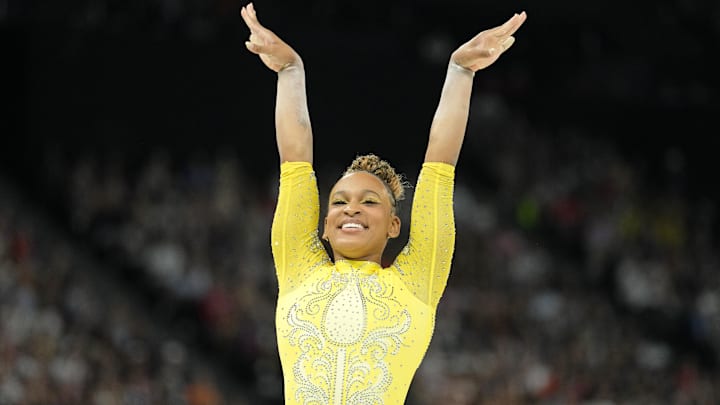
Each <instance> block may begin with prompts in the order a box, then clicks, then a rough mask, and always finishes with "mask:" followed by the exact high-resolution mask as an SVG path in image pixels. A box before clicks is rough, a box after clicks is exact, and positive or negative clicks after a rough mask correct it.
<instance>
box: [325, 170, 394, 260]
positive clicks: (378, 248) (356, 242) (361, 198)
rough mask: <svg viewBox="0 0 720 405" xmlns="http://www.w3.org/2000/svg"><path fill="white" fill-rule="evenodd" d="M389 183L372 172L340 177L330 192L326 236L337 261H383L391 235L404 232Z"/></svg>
mask: <svg viewBox="0 0 720 405" xmlns="http://www.w3.org/2000/svg"><path fill="white" fill-rule="evenodd" d="M393 212H394V211H393V206H392V202H391V199H390V195H389V192H388V190H387V188H386V187H385V184H384V183H383V182H382V180H380V179H379V178H378V177H377V176H375V175H373V174H371V173H368V172H355V173H351V174H348V175H346V176H344V177H342V178H341V179H340V180H338V182H337V183H335V186H334V187H333V189H332V190H331V191H330V197H329V201H328V213H327V216H326V217H325V227H324V228H325V229H324V232H323V238H326V239H327V240H328V241H329V242H330V246H331V247H332V250H333V255H334V259H335V260H341V259H349V260H368V261H374V262H377V263H380V262H381V259H382V254H383V251H384V250H385V246H386V245H387V240H388V239H389V238H394V237H397V236H398V234H399V233H400V218H399V217H398V216H397V215H395V214H394V213H393Z"/></svg>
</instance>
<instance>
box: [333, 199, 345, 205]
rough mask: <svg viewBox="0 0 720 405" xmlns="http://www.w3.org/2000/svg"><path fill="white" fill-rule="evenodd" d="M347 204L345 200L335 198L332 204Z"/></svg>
mask: <svg viewBox="0 0 720 405" xmlns="http://www.w3.org/2000/svg"><path fill="white" fill-rule="evenodd" d="M345 204H347V203H346V202H345V200H333V201H332V202H331V203H330V205H345Z"/></svg>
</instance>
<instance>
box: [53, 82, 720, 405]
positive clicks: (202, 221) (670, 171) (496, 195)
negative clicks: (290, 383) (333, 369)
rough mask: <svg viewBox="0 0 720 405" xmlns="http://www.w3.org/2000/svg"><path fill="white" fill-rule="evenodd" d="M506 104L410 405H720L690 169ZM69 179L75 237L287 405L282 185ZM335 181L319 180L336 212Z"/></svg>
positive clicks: (462, 224)
mask: <svg viewBox="0 0 720 405" xmlns="http://www.w3.org/2000/svg"><path fill="white" fill-rule="evenodd" d="M497 102H498V101H497V100H494V101H493V100H492V95H483V96H478V97H477V98H476V99H475V100H473V103H474V104H473V105H474V106H475V108H474V115H473V118H472V120H471V126H470V127H469V128H468V131H469V134H468V142H467V146H466V148H465V150H464V151H463V154H464V157H463V158H464V160H462V159H461V162H460V164H459V166H458V178H457V189H456V197H455V205H456V217H457V228H458V236H459V237H458V239H457V250H456V254H455V258H454V267H453V270H452V274H451V277H450V281H449V284H448V287H447V290H446V293H445V295H444V297H443V299H442V301H441V304H440V307H439V314H438V321H437V328H436V331H435V337H434V339H433V341H432V343H431V346H430V349H429V351H428V354H427V358H426V360H425V362H424V363H423V365H422V367H421V369H420V370H419V372H418V376H417V378H416V379H415V382H414V384H413V385H412V387H411V391H410V397H409V400H408V401H409V402H408V403H409V404H416V405H425V404H437V403H442V404H458V405H460V404H468V405H469V404H486V403H487V404H498V403H502V404H524V403H534V404H555V403H564V404H601V403H602V404H624V403H658V404H662V403H672V404H714V403H717V402H718V400H720V391H719V388H718V387H720V373H719V370H718V360H720V359H719V357H718V356H719V354H720V278H719V277H717V274H718V271H720V268H719V266H720V260H719V259H720V258H719V257H718V253H717V252H718V251H719V250H718V247H719V246H718V243H719V240H718V235H717V231H718V217H717V208H718V207H717V205H716V204H717V202H716V201H713V200H712V199H710V198H709V197H708V198H703V197H702V193H700V195H701V197H693V198H690V197H689V193H688V184H687V179H686V167H687V162H686V161H685V158H684V156H683V154H682V153H681V152H680V151H679V150H675V149H669V150H667V151H666V153H665V155H664V160H663V164H662V167H661V168H659V169H656V170H655V172H653V173H649V172H648V170H647V167H646V166H645V165H643V164H642V162H641V161H638V160H630V159H627V158H626V157H625V156H624V154H623V153H621V152H620V151H619V150H617V149H616V148H615V147H614V146H613V144H612V143H611V142H609V141H608V139H607V138H604V137H603V136H602V134H597V133H591V132H588V131H587V130H583V129H582V128H574V127H566V128H560V129H553V130H547V129H540V128H537V127H535V126H533V125H530V124H529V123H528V122H527V120H525V119H524V118H523V115H522V114H520V113H518V112H512V111H510V112H508V113H507V115H505V116H503V115H497V114H495V115H493V114H481V113H479V111H482V110H483V107H482V106H483V105H486V104H488V103H491V104H492V103H497ZM62 162H63V163H58V162H55V166H52V165H50V166H49V167H55V168H58V167H59V166H64V171H63V170H55V169H54V170H53V172H56V173H63V172H65V173H67V175H66V176H59V177H58V181H65V183H62V185H61V186H60V187H57V190H66V191H67V193H66V194H65V195H61V196H59V198H64V199H66V202H67V204H66V207H67V211H66V212H65V214H66V216H67V218H69V221H70V224H71V226H72V229H73V230H74V231H75V232H76V233H77V234H78V235H84V237H85V238H86V240H88V241H90V242H92V243H93V244H94V246H96V247H98V248H99V249H101V250H102V251H103V252H104V254H106V255H107V257H113V258H115V259H117V260H120V262H121V263H123V264H124V266H125V267H126V268H127V269H133V270H128V271H136V272H137V273H136V274H135V276H137V277H140V278H142V279H143V282H144V283H146V284H147V285H151V286H152V287H153V289H154V290H153V291H156V293H159V294H165V295H167V296H168V297H172V300H171V301H169V302H171V303H172V304H167V305H174V306H175V309H174V310H175V313H181V312H182V313H184V314H188V313H191V314H192V319H194V320H195V321H197V322H199V324H200V325H201V326H200V327H199V328H198V329H199V330H202V331H203V336H204V337H203V339H204V342H205V343H206V344H208V345H211V346H212V347H215V348H217V349H218V350H220V352H222V353H227V355H228V357H229V358H231V359H232V361H233V362H235V363H237V364H238V365H240V367H239V369H241V370H244V374H243V376H242V378H244V379H245V380H246V381H248V382H249V383H250V384H252V385H253V386H254V387H255V388H254V390H255V393H256V394H257V395H259V396H260V397H261V398H263V399H264V400H266V401H268V403H273V401H279V400H280V397H281V390H282V388H281V376H280V369H279V362H278V359H277V353H276V351H277V347H276V341H275V337H274V326H273V321H274V304H275V299H276V293H277V287H276V282H275V273H274V269H273V267H272V261H271V256H270V249H269V245H268V243H269V242H268V241H269V229H270V224H271V219H272V214H273V209H274V198H275V192H276V191H277V178H276V176H277V173H276V172H274V171H269V172H262V173H260V172H259V171H258V170H253V168H252V167H245V166H244V164H243V162H242V161H241V160H240V159H238V157H237V153H236V151H233V150H230V149H218V150H210V151H204V152H197V151H196V152H195V153H189V154H185V155H174V154H172V153H170V152H169V150H163V149H158V150H155V151H154V152H153V153H149V154H146V155H143V156H142V157H137V156H135V157H132V158H130V157H129V156H127V155H124V154H123V153H122V152H116V153H110V154H93V153H88V154H85V155H73V157H72V158H71V159H66V160H62ZM338 169H339V168H338ZM337 174H339V171H338V172H337V173H335V172H332V171H321V172H319V173H318V179H319V181H320V183H321V193H322V190H323V189H324V188H325V187H327V186H328V185H329V184H331V182H332V181H334V180H335V179H336V175H337ZM406 174H407V175H408V177H409V178H410V179H412V178H413V175H416V173H406ZM410 194H411V195H412V190H410ZM408 211H409V209H408V210H405V211H404V213H403V215H408ZM403 222H404V223H405V224H407V223H409V220H408V218H407V217H406V218H404V221H403ZM405 234H407V230H405ZM169 313H173V310H172V308H171V310H170V311H169Z"/></svg>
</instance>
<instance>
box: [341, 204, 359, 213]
mask: <svg viewBox="0 0 720 405" xmlns="http://www.w3.org/2000/svg"><path fill="white" fill-rule="evenodd" d="M343 212H344V213H345V214H348V215H355V214H357V213H358V212H359V209H358V208H357V206H356V205H355V204H354V203H347V204H345V208H343Z"/></svg>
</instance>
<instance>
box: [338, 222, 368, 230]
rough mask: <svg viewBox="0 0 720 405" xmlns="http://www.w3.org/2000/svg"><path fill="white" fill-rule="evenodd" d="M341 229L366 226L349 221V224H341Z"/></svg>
mask: <svg viewBox="0 0 720 405" xmlns="http://www.w3.org/2000/svg"><path fill="white" fill-rule="evenodd" d="M340 229H343V230H355V229H358V230H361V229H365V227H364V226H362V225H360V224H355V223H347V224H342V225H341V226H340Z"/></svg>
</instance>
